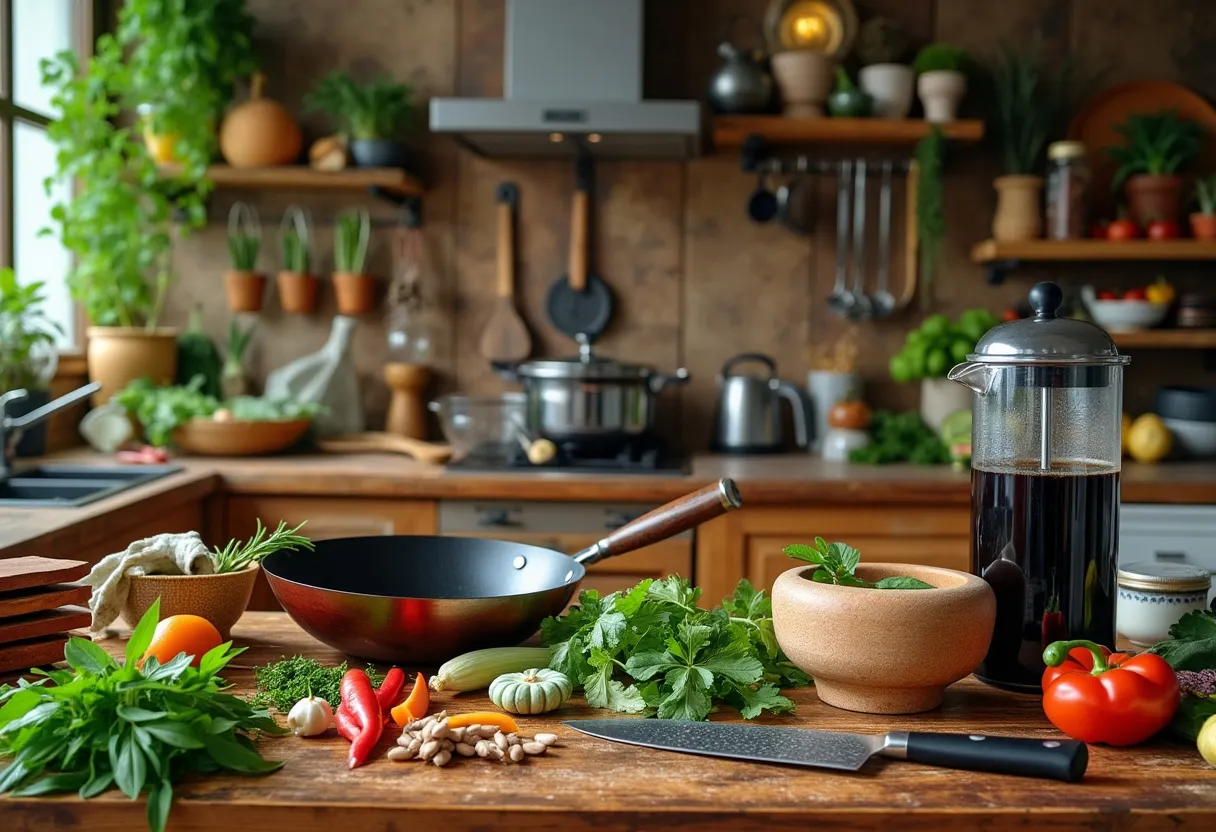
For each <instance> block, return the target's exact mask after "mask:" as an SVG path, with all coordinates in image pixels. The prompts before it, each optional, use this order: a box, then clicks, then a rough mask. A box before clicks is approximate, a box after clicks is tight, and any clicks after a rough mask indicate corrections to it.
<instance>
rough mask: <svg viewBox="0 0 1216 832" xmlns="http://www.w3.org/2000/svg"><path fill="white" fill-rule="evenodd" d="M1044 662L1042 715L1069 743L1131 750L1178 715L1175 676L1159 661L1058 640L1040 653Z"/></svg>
mask: <svg viewBox="0 0 1216 832" xmlns="http://www.w3.org/2000/svg"><path fill="white" fill-rule="evenodd" d="M1043 661H1044V663H1046V664H1047V669H1046V670H1044V671H1043V712H1044V713H1046V714H1047V718H1048V719H1050V720H1051V722H1052V724H1053V725H1055V726H1056V727H1057V728H1059V729H1060V730H1061V731H1063V732H1064V733H1065V734H1067V735H1068V736H1070V737H1072V738H1073V739H1078V740H1081V741H1082V742H1100V743H1106V744H1107V745H1136V744H1137V743H1141V742H1144V741H1145V740H1146V739H1148V738H1149V737H1151V736H1152V735H1153V734H1156V733H1157V732H1158V731H1160V730H1161V729H1162V728H1164V727H1165V726H1166V725H1168V724H1169V722H1170V720H1171V719H1173V717H1174V712H1175V711H1176V710H1178V703H1179V699H1180V696H1179V692H1178V677H1177V676H1176V675H1175V674H1174V669H1173V668H1172V667H1170V666H1169V664H1168V663H1166V661H1165V660H1164V659H1162V658H1161V657H1160V656H1154V655H1152V654H1151V653H1140V654H1139V655H1136V656H1129V655H1127V654H1126V653H1111V652H1110V651H1109V650H1107V649H1106V648H1105V647H1101V646H1099V645H1097V644H1094V643H1093V642H1092V641H1057V642H1055V643H1054V644H1052V645H1050V646H1049V647H1048V648H1047V649H1046V650H1044V651H1043Z"/></svg>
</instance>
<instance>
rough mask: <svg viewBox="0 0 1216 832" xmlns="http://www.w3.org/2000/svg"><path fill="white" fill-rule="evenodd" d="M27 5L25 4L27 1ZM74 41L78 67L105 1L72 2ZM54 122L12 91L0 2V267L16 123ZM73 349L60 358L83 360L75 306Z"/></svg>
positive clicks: (10, 215)
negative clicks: (22, 102)
mask: <svg viewBox="0 0 1216 832" xmlns="http://www.w3.org/2000/svg"><path fill="white" fill-rule="evenodd" d="M26 2H28V0H26ZM72 8H73V12H74V14H75V18H74V23H75V37H74V38H73V43H72V47H73V48H74V49H75V50H76V53H77V54H78V55H79V56H80V60H81V63H82V64H83V63H84V62H85V61H86V60H88V59H89V58H90V57H92V54H93V43H94V41H95V40H96V38H97V36H98V34H100V30H99V28H98V26H99V24H100V22H101V21H103V20H108V19H109V13H108V8H109V4H108V0H74V2H73V4H72ZM53 120H54V119H52V118H50V117H49V116H45V115H43V114H42V113H39V112H36V111H34V110H30V109H27V108H25V107H22V106H21V105H20V104H18V103H17V102H16V101H15V100H14V91H13V0H0V218H3V219H2V221H0V266H12V265H13V254H14V248H13V247H14V240H13V237H14V228H15V226H16V196H15V190H16V188H15V187H14V181H13V172H14V158H13V145H14V134H15V131H16V125H17V122H19V121H20V122H25V123H26V124H31V125H35V126H37V127H46V126H47V125H48V124H50V123H51V122H52V121H53ZM75 324H76V333H77V335H76V346H75V347H73V348H71V349H62V350H60V355H61V356H83V354H84V350H85V329H86V327H87V326H88V321H87V319H86V317H85V314H84V309H83V308H82V307H81V306H80V305H79V304H77V305H76V321H75Z"/></svg>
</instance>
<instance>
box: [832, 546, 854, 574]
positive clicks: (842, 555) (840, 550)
mask: <svg viewBox="0 0 1216 832" xmlns="http://www.w3.org/2000/svg"><path fill="white" fill-rule="evenodd" d="M831 549H832V552H833V554H834V555H835V557H836V559H837V560H838V561H839V562H840V565H841V568H842V569H843V570H844V571H845V572H848V573H849V574H850V575H852V574H853V571H854V570H855V569H856V568H857V564H858V563H860V562H861V552H859V551H857V550H856V549H854V548H853V547H852V546H850V545H849V544H847V543H833V544H832V545H831Z"/></svg>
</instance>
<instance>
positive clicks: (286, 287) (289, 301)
mask: <svg viewBox="0 0 1216 832" xmlns="http://www.w3.org/2000/svg"><path fill="white" fill-rule="evenodd" d="M275 282H276V283H277V285H278V287H279V302H280V303H281V304H282V305H283V311H284V312H290V313H292V314H293V315H311V314H312V313H313V312H315V311H316V309H317V293H318V291H319V288H320V287H318V286H317V279H316V278H315V277H313V276H312V275H311V274H305V273H304V272H279V276H278V279H277V280H276V281H275Z"/></svg>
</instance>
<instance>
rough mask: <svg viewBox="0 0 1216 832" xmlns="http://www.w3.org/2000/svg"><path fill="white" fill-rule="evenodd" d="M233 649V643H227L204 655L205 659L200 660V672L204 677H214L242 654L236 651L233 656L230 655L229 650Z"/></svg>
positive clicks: (218, 645) (213, 648)
mask: <svg viewBox="0 0 1216 832" xmlns="http://www.w3.org/2000/svg"><path fill="white" fill-rule="evenodd" d="M231 647H232V642H231V641H225V642H224V643H223V644H217V645H216V646H215V647H212V648H211V649H210V650H208V651H207V652H206V653H204V654H203V657H202V658H201V659H199V660H198V672H199V673H201V674H202V675H203V676H214V675H215V674H216V673H219V672H220V671H221V670H223V669H224V666H225V665H226V664H228V662H229V661H231V660H232V659H233V658H234V657H235V656H237V655H239V653H240V652H241V651H235V652H233V653H232V655H229V654H228V650H229V648H231Z"/></svg>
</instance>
